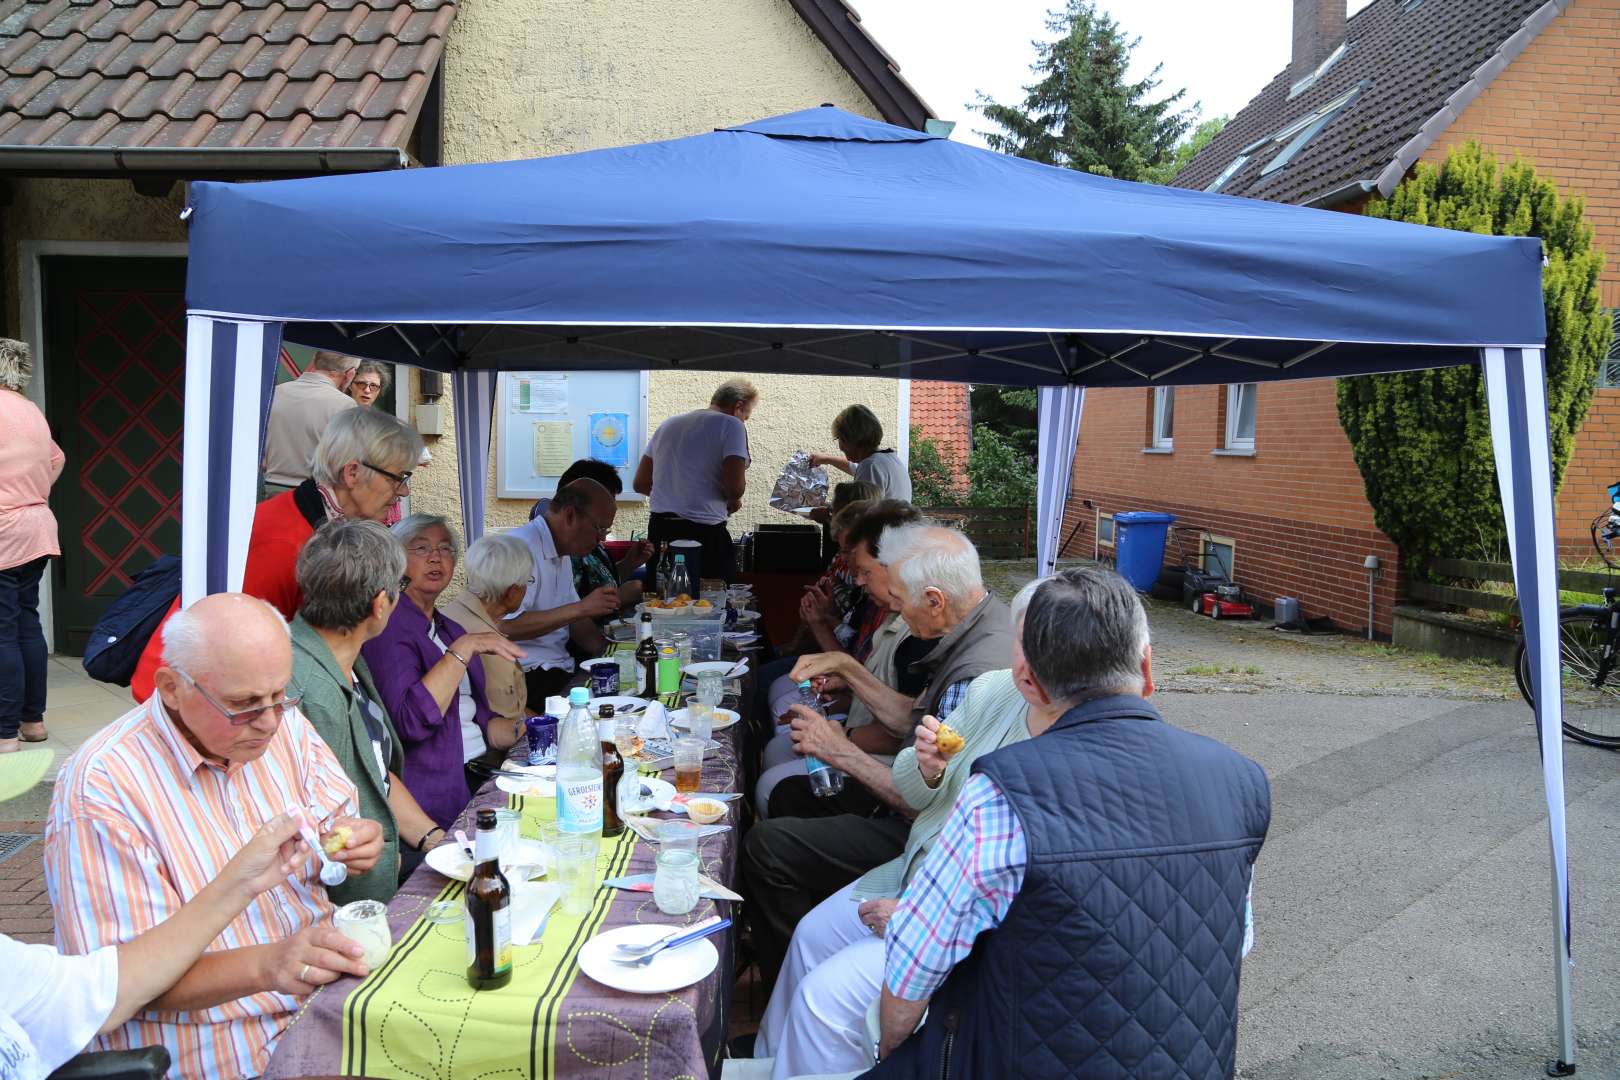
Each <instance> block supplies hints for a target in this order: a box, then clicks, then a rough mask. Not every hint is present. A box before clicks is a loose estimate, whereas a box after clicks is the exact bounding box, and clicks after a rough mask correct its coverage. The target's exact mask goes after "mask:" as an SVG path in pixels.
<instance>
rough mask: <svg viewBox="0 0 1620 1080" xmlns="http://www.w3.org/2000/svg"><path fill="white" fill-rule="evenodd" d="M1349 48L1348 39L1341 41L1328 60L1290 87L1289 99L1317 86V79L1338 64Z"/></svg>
mask: <svg viewBox="0 0 1620 1080" xmlns="http://www.w3.org/2000/svg"><path fill="white" fill-rule="evenodd" d="M1349 48H1350V43H1349V42H1348V41H1341V42H1340V43H1339V47H1338V48H1337V49H1334V50H1333V51H1332V52H1331V53H1329V54H1328V58H1327V59H1326V60H1323V61H1322V62H1321V63H1320V64H1318V65H1316V70H1315V71H1313V72H1311V73H1310V74H1309V75H1307V76H1305V77H1304V78H1303V79H1301V80H1299V82H1297V83H1295V84H1294V85H1293V86H1290V87H1289V88H1288V98H1289V100H1290V101H1292V100H1293V99H1294V98H1296V97H1298V96H1299V95H1300V94H1303V93H1304V92H1305V91H1307V90H1309V89H1310V88H1311V87H1313V86H1315V85H1316V80H1318V79H1320V78H1321V77H1322V76H1323V75H1325V74H1327V69H1328V68H1330V67H1332V66H1333V65H1334V64H1337V63H1338V62H1339V58H1340V57H1342V56H1343V55H1344V54H1345V52H1346V51H1347V50H1348V49H1349Z"/></svg>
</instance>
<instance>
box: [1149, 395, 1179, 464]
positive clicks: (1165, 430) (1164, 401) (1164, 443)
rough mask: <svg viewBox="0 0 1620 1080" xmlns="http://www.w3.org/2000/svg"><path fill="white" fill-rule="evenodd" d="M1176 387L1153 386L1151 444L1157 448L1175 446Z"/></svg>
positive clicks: (1165, 448)
mask: <svg viewBox="0 0 1620 1080" xmlns="http://www.w3.org/2000/svg"><path fill="white" fill-rule="evenodd" d="M1175 430H1176V388H1175V387H1173V386H1155V387H1154V388H1153V433H1152V439H1151V441H1150V442H1151V445H1152V447H1153V449H1155V450H1169V449H1172V448H1173V447H1174V446H1175V438H1174V436H1175Z"/></svg>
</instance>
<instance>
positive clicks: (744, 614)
mask: <svg viewBox="0 0 1620 1080" xmlns="http://www.w3.org/2000/svg"><path fill="white" fill-rule="evenodd" d="M758 618H759V612H757V611H750V610H748V609H747V608H739V609H738V611H737V621H738V622H754V621H755V620H757V619H758Z"/></svg>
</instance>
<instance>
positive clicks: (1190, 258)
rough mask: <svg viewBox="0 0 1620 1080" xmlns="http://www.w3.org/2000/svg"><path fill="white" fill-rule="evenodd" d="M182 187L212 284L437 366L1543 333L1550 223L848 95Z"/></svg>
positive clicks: (920, 368) (1080, 378)
mask: <svg viewBox="0 0 1620 1080" xmlns="http://www.w3.org/2000/svg"><path fill="white" fill-rule="evenodd" d="M191 200H192V201H191V210H190V222H191V259H190V269H189V280H188V284H187V301H188V306H189V308H190V309H191V310H192V311H193V312H194V313H202V314H213V315H219V316H224V317H232V318H244V319H255V320H265V321H277V322H285V323H286V324H287V327H286V330H285V333H286V337H287V338H288V339H289V340H293V341H298V342H302V343H306V344H310V345H317V346H324V347H331V348H338V349H342V350H344V351H347V352H351V353H355V354H358V355H364V356H371V357H374V358H377V359H382V360H394V361H400V362H405V363H410V364H415V365H418V366H423V367H430V368H437V369H440V370H452V369H454V368H457V367H472V368H506V369H518V370H544V369H548V368H551V369H569V368H584V367H588V368H598V369H602V368H608V369H611V368H623V369H631V370H634V369H640V368H659V367H681V368H694V369H713V370H725V371H755V372H773V371H782V372H793V373H799V374H803V373H819V374H866V375H887V376H893V377H900V378H909V377H918V378H929V379H949V380H958V381H975V382H1002V383H1009V384H1023V385H1036V384H1058V383H1068V384H1081V385H1093V386H1119V385H1154V384H1173V383H1183V382H1185V383H1212V382H1225V381H1244V382H1247V381H1255V380H1266V379H1275V378H1301V377H1317V376H1334V375H1347V374H1357V373H1365V372H1373V371H1393V370H1407V369H1413V368H1422V367H1436V366H1442V365H1446V364H1457V363H1473V362H1477V358H1478V348H1479V347H1480V346H1487V345H1506V346H1514V345H1522V346H1539V345H1540V344H1541V343H1542V341H1543V340H1544V337H1545V327H1544V322H1543V310H1542V302H1541V290H1540V287H1539V281H1540V268H1541V250H1540V245H1539V241H1537V240H1535V239H1533V238H1506V237H1490V236H1478V235H1474V234H1471V233H1461V232H1452V231H1447V230H1440V229H1429V228H1424V227H1422V226H1415V225H1408V224H1404V223H1398V222H1389V221H1380V220H1375V219H1370V218H1363V217H1358V216H1353V215H1349V214H1341V213H1333V212H1328V211H1319V210H1308V209H1304V208H1300V207H1294V206H1286V205H1280V204H1275V203H1266V202H1257V201H1252V200H1245V199H1234V198H1228V197H1226V196H1220V195H1208V194H1204V193H1202V192H1195V191H1185V190H1180V189H1176V188H1168V187H1158V186H1154V185H1146V184H1135V183H1128V182H1124V181H1118V180H1112V179H1108V178H1104V177H1098V176H1091V175H1088V174H1085V173H1079V172H1075V171H1073V170H1068V169H1059V168H1052V167H1049V166H1045V165H1040V164H1036V163H1034V162H1030V161H1025V160H1022V159H1019V158H1014V157H1009V156H1006V155H1003V154H997V153H992V152H990V151H986V150H980V149H977V148H974V147H969V146H963V145H961V144H958V143H953V142H951V141H949V140H947V139H941V138H937V137H934V136H930V135H927V134H925V133H922V132H918V131H914V130H911V129H909V128H902V127H896V126H893V125H889V124H884V123H880V122H878V121H874V120H869V119H866V118H863V117H859V116H855V115H853V114H850V113H846V112H843V111H841V110H838V109H835V108H831V107H822V108H818V109H806V110H803V111H801V112H797V113H790V114H788V115H785V116H778V117H772V118H769V119H765V120H759V121H756V122H754V123H750V124H744V125H739V126H737V127H731V128H723V129H720V130H717V131H714V132H711V133H708V134H705V135H697V136H692V137H689V138H683V139H674V140H669V141H666V142H655V143H646V144H641V145H636V146H628V147H621V148H617V149H609V150H595V151H589V152H585V153H579V154H570V155H565V156H560V157H551V158H539V159H534V160H528V161H512V162H501V163H496V164H488V165H463V166H455V167H449V168H434V169H417V170H411V171H407V172H397V173H386V174H377V175H361V176H341V177H323V178H319V179H312V180H289V181H278V182H273V183H262V184H246V185H234V184H219V183H198V184H196V185H194V186H193V188H192V196H191Z"/></svg>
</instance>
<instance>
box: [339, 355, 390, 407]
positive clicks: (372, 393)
mask: <svg viewBox="0 0 1620 1080" xmlns="http://www.w3.org/2000/svg"><path fill="white" fill-rule="evenodd" d="M392 381H393V379H392V378H391V377H390V376H389V374H388V365H387V364H379V363H377V361H375V360H362V361H360V366H359V367H357V368H355V369H354V380H353V381H352V382H350V383H349V396H350V397H352V398H354V403H355V404H356V405H359V406H360V407H361V408H362V409H369V408H371V407H372V406H373V405H375V404H376V403H377V398H378V397H380V396H381V395H382V392H383V391H384V390H387V389H388V384H389V383H390V382H392Z"/></svg>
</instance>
